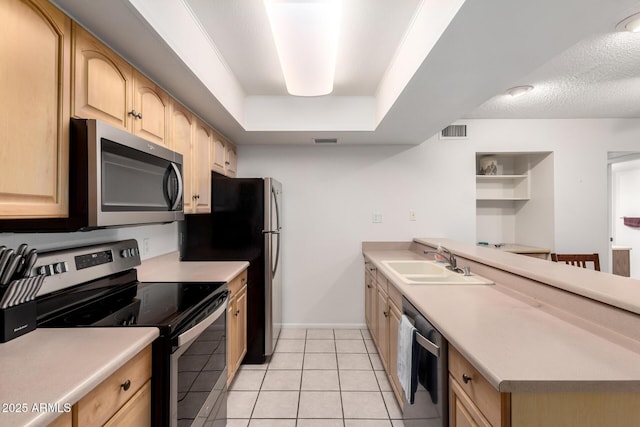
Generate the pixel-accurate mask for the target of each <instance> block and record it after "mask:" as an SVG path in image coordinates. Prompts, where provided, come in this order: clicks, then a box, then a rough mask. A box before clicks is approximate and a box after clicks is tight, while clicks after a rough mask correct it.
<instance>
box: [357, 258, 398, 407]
mask: <svg viewBox="0 0 640 427" xmlns="http://www.w3.org/2000/svg"><path fill="white" fill-rule="evenodd" d="M401 307H402V295H401V294H400V292H399V291H398V290H397V289H396V287H395V286H394V285H393V283H391V282H390V281H388V280H387V278H386V277H384V275H383V274H382V273H380V272H378V271H377V269H376V268H375V267H374V266H372V265H371V264H370V263H369V262H365V312H366V313H367V315H366V316H365V317H366V321H367V327H368V328H369V332H370V334H371V337H372V338H373V341H374V343H375V345H376V348H377V349H378V355H379V356H380V361H381V362H382V365H383V367H384V369H385V372H386V373H387V377H388V379H389V383H390V384H391V389H392V390H393V392H394V394H395V396H396V399H397V401H398V404H399V405H400V408H402V406H403V404H404V398H403V392H402V387H401V386H400V380H399V379H398V368H397V363H398V326H399V325H400V318H401V317H402V310H401Z"/></svg>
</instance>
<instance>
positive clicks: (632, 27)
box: [616, 13, 640, 33]
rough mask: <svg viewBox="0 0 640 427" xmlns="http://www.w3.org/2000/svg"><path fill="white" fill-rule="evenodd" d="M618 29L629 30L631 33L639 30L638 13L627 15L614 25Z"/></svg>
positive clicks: (639, 17)
mask: <svg viewBox="0 0 640 427" xmlns="http://www.w3.org/2000/svg"><path fill="white" fill-rule="evenodd" d="M616 30H618V31H629V32H631V33H638V32H640V13H636V14H634V15H631V16H629V17H628V18H626V19H624V20H622V21H621V22H619V23H618V25H616Z"/></svg>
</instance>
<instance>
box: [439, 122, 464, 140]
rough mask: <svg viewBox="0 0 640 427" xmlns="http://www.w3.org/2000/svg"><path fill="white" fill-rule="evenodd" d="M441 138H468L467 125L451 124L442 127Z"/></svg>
mask: <svg viewBox="0 0 640 427" xmlns="http://www.w3.org/2000/svg"><path fill="white" fill-rule="evenodd" d="M440 139H467V125H450V126H447V127H446V128H444V129H442V131H441V132H440Z"/></svg>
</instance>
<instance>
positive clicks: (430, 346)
mask: <svg viewBox="0 0 640 427" xmlns="http://www.w3.org/2000/svg"><path fill="white" fill-rule="evenodd" d="M416 342H417V343H418V345H420V347H422V348H424V349H425V350H427V351H428V352H429V353H431V354H433V355H434V356H435V357H440V347H438V346H437V345H436V344H435V343H432V342H431V341H429V340H428V339H426V338H425V337H423V336H422V335H421V334H420V333H419V332H418V331H416Z"/></svg>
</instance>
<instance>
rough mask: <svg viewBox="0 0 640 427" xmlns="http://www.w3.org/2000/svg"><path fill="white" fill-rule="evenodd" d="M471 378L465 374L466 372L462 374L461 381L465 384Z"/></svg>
mask: <svg viewBox="0 0 640 427" xmlns="http://www.w3.org/2000/svg"><path fill="white" fill-rule="evenodd" d="M471 380H472V378H471V377H470V376H469V375H467V374H462V381H463V382H464V383H465V384H469V381H471Z"/></svg>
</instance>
